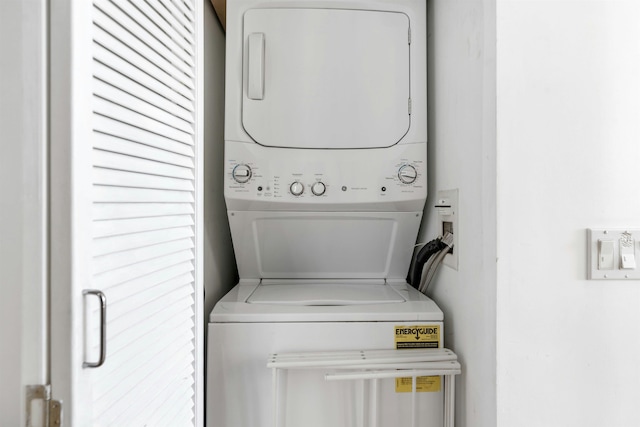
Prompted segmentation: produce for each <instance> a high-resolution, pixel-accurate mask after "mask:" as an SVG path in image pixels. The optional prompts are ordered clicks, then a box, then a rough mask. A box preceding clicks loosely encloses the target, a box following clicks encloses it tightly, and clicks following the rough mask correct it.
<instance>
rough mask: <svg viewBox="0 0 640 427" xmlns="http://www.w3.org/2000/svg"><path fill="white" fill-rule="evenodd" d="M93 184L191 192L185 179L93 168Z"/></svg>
mask: <svg viewBox="0 0 640 427" xmlns="http://www.w3.org/2000/svg"><path fill="white" fill-rule="evenodd" d="M93 182H94V183H95V184H99V185H111V186H122V187H135V188H155V189H166V190H182V191H193V190H194V188H193V182H192V181H191V180H187V179H176V178H168V177H165V176H157V175H148V174H141V173H137V172H125V171H118V170H113V169H105V168H93Z"/></svg>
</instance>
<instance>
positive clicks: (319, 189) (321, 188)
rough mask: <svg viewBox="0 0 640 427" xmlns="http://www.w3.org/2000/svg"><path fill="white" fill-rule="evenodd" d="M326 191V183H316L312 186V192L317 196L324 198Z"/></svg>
mask: <svg viewBox="0 0 640 427" xmlns="http://www.w3.org/2000/svg"><path fill="white" fill-rule="evenodd" d="M325 191H327V186H326V185H324V183H322V182H315V183H313V185H312V186H311V192H312V193H313V194H314V195H315V196H322V195H323V194H324V192H325Z"/></svg>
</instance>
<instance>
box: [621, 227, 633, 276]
mask: <svg viewBox="0 0 640 427" xmlns="http://www.w3.org/2000/svg"><path fill="white" fill-rule="evenodd" d="M635 246H636V242H635V240H634V239H633V235H632V234H631V233H629V232H626V231H625V232H624V233H622V236H621V237H620V268H622V269H623V270H633V269H635V268H636V256H635V255H636V254H635Z"/></svg>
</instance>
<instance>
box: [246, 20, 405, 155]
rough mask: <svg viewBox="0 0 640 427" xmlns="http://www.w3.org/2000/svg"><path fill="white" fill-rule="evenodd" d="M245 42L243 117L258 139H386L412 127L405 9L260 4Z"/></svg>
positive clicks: (286, 143)
mask: <svg viewBox="0 0 640 427" xmlns="http://www.w3.org/2000/svg"><path fill="white" fill-rule="evenodd" d="M243 46H244V51H243V58H244V59H243V97H242V124H243V126H244V129H245V130H246V132H247V133H248V134H249V135H250V136H251V138H252V139H253V140H254V141H256V142H257V143H259V144H262V145H266V146H272V147H288V148H320V149H322V148H325V149H326V148H352V149H353V148H380V147H390V146H392V145H394V144H396V143H398V142H399V141H400V140H401V139H402V138H403V137H404V135H405V134H406V133H407V131H408V130H409V127H410V118H411V116H410V111H409V109H410V102H409V98H410V59H409V57H410V44H409V17H408V16H407V15H405V14H404V13H399V12H383V11H371V10H347V9H312V8H299V9H293V8H289V9H288V8H271V9H251V10H248V11H247V12H246V13H245V14H244V27H243Z"/></svg>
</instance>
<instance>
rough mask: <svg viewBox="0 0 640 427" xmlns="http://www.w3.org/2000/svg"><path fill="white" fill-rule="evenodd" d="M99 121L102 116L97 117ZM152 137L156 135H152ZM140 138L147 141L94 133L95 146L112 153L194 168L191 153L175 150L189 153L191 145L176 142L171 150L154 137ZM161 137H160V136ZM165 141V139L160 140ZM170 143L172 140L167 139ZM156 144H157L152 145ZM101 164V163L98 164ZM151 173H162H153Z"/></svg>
mask: <svg viewBox="0 0 640 427" xmlns="http://www.w3.org/2000/svg"><path fill="white" fill-rule="evenodd" d="M96 118H97V119H98V120H96V121H99V119H100V117H99V116H97V117H96ZM118 130H119V129H118V125H117V123H116V126H112V129H111V131H112V132H118ZM151 136H152V137H153V136H154V135H151ZM139 139H140V140H142V141H144V142H146V144H144V143H140V142H137V141H135V140H130V139H124V138H121V137H119V136H116V137H113V135H109V134H106V133H102V132H95V134H94V141H95V144H94V148H99V149H101V150H104V151H110V152H112V153H119V154H126V155H128V156H133V157H137V158H140V159H146V160H154V161H156V162H162V163H167V164H170V165H176V166H182V167H185V168H189V169H191V168H193V158H192V157H191V156H190V155H189V154H182V153H176V152H175V151H178V149H179V150H180V151H183V152H186V153H188V152H189V151H190V150H191V147H189V146H185V145H183V144H177V143H176V144H174V145H175V146H174V147H171V148H173V150H174V151H169V150H167V149H163V148H158V147H157V146H156V145H158V144H157V142H158V141H154V140H153V139H152V138H144V137H141V138H139ZM158 139H159V138H158ZM159 142H164V141H159ZM167 142H168V143H170V142H171V141H167ZM150 144H155V145H150ZM98 166H100V165H98ZM154 166H155V165H154ZM111 169H119V170H127V169H123V168H111ZM151 175H162V174H151Z"/></svg>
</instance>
